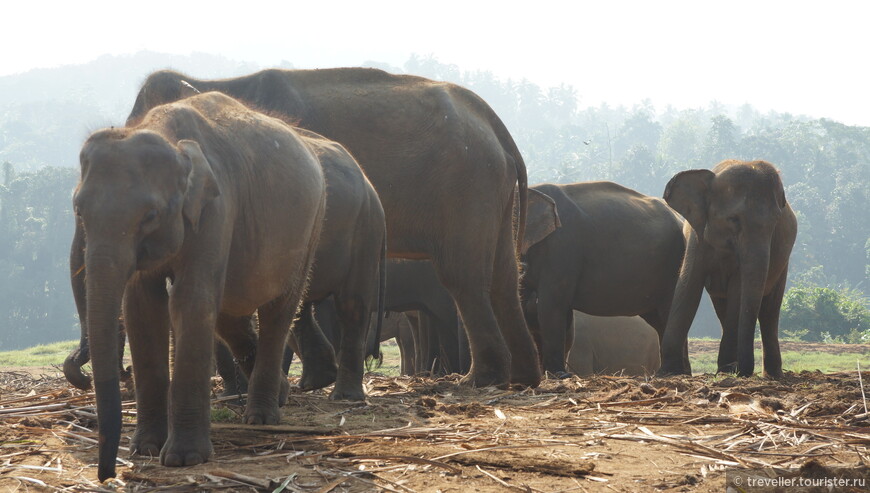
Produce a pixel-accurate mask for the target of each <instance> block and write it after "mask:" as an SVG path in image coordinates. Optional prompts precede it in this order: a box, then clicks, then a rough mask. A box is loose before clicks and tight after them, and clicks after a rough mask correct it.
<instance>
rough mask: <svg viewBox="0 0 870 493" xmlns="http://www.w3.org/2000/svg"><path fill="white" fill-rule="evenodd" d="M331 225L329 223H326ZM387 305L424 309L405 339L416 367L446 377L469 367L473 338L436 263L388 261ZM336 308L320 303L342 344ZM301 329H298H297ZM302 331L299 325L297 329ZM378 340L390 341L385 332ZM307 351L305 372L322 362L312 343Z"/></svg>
mask: <svg viewBox="0 0 870 493" xmlns="http://www.w3.org/2000/svg"><path fill="white" fill-rule="evenodd" d="M326 227H328V226H326ZM384 309H385V310H387V311H390V312H408V313H410V312H419V313H417V314H415V315H413V318H414V324H412V331H411V337H412V340H411V341H410V342H408V341H404V340H403V341H400V342H401V343H403V344H404V347H405V348H413V351H414V354H415V357H414V361H415V366H414V368H415V369H414V371H413V372H411V373H410V374H416V373H418V372H423V371H427V372H428V371H432V369H433V368H434V369H435V373H436V374H439V375H444V374H448V373H461V372H464V371H467V370H468V365H469V356H468V341H467V339H466V338H465V333H464V332H463V331H462V329H461V327H460V323H459V318H458V315H457V313H456V306H455V305H454V303H453V298H452V297H451V296H450V293H449V292H448V291H447V289H445V288H444V286H443V285H441V283H440V282H439V281H438V277H437V275H436V272H435V269H434V267H433V266H432V262H429V261H424V260H396V259H391V260H389V261H388V262H387V269H386V289H385V295H384ZM333 312H334V308H333V307H332V306H331V303H330V301H329V300H326V301H325V302H323V303H319V304H318V305H317V306H316V309H315V314H316V319H317V323H318V325H319V326H320V327H321V328H322V330H323V333H324V334H325V335H326V338H327V339H328V340H329V341H330V342H331V343H332V344H333V345H334V346H338V345H339V337H338V334H337V333H336V332H335V330H334V329H333V325H334V320H335V316H334V315H333ZM297 328H298V327H297ZM294 332H296V329H294ZM376 337H377V335H376V334H375V333H374V332H372V333H370V334H369V342H368V343H367V344H368V347H369V349H368V350H367V353H368V354H373V353H376V352H377V349H376V344H375V339H376ZM377 340H378V341H383V340H385V338H384V336H383V335H382V336H381V337H380V338H379V339H377ZM299 346H300V347H299V350H300V351H301V352H302V360H303V375H304V374H305V372H306V371H307V370H305V369H304V368H305V367H306V365H307V364H308V363H307V362H308V361H309V360H314V361H318V359H316V357H314V356H316V354H315V355H314V356H309V354H308V353H309V352H311V349H310V346H311V344H301V343H300V344H299Z"/></svg>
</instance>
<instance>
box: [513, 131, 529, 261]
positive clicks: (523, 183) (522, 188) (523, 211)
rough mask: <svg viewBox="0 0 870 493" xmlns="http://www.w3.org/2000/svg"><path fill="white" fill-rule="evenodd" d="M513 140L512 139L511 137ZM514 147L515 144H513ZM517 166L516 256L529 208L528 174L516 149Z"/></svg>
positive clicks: (521, 245) (524, 229) (520, 253)
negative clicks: (518, 202)
mask: <svg viewBox="0 0 870 493" xmlns="http://www.w3.org/2000/svg"><path fill="white" fill-rule="evenodd" d="M511 141H513V139H511ZM514 147H516V146H514ZM514 163H515V165H516V167H517V188H518V189H519V196H520V204H519V205H520V210H519V220H518V221H517V258H519V257H520V256H521V255H522V248H523V238H524V237H525V236H526V216H527V215H528V210H529V176H528V174H527V172H526V163H525V161H523V158H522V156H520V153H519V150H517V152H516V154H515V158H514Z"/></svg>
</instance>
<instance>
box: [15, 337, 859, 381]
mask: <svg viewBox="0 0 870 493" xmlns="http://www.w3.org/2000/svg"><path fill="white" fill-rule="evenodd" d="M711 340H712V339H711ZM77 344H78V341H64V342H55V343H52V344H44V345H39V346H34V347H31V348H27V349H20V350H16V351H2V352H0V367H11V366H19V367H24V366H52V365H58V366H59V365H61V364H63V360H64V359H65V358H66V357H67V355H68V354H69V353H70V352H71V351H72V350H73V349H75V347H76V346H77ZM381 352H382V353H383V355H384V362H383V364H382V365H381V367H380V368H372V370H371V371H373V372H377V373H380V374H383V375H387V376H397V375H398V374H399V370H400V366H399V365H400V357H399V346H398V345H396V344H395V342H393V341H388V342H385V343H382V344H381ZM690 357H691V361H692V371H694V372H695V373H715V372H716V352H705V353H695V354H692V355H690ZM856 361H860V363H861V368H862V369H870V352H865V353H860V354H856V353H844V354H831V353H824V352H806V353H801V352H797V351H784V352H783V353H782V366H783V368H784V369H786V370H790V371H794V372H800V371H803V370H808V371H815V370H820V371H822V372H836V371H853V370H855V368H856ZM755 367H756V369H758V370H759V371H760V369H761V352H760V351H756V352H755ZM86 371H90V370H89V369H87V368H86ZM301 371H302V365H301V364H299V360H298V359H294V364H293V365H292V366H291V367H290V375H292V376H299V374H300V373H301Z"/></svg>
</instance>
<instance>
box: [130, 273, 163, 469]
mask: <svg viewBox="0 0 870 493" xmlns="http://www.w3.org/2000/svg"><path fill="white" fill-rule="evenodd" d="M167 303H168V296H167V294H166V285H165V281H164V280H163V279H162V278H152V279H148V280H143V279H139V280H138V282H130V283H128V285H127V289H126V291H125V293H124V321H125V325H126V332H127V336H128V337H129V339H130V354H131V356H132V358H133V368H134V371H135V373H136V413H137V414H136V432H135V433H134V434H133V439H132V443H131V446H130V451H131V452H133V453H137V454H140V455H146V456H152V457H157V456H158V455H159V454H160V450H161V448H162V447H163V445H164V444H165V443H166V439H167V436H168V433H169V424H168V421H167V419H168V415H167V409H168V404H169V401H168V397H169V396H168V390H169V326H170V323H169V311H168V310H167V306H168V305H167Z"/></svg>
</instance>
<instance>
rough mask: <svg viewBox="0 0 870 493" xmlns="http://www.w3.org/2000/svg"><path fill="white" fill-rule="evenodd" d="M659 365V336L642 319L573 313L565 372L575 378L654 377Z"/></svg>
mask: <svg viewBox="0 0 870 493" xmlns="http://www.w3.org/2000/svg"><path fill="white" fill-rule="evenodd" d="M659 366H661V355H660V349H659V336H658V333H656V331H655V329H653V328H652V327H651V326H650V325H649V324H648V323H646V322H644V320H643V319H642V318H641V317H637V316H634V317H596V316H593V315H587V314H585V313H583V312H578V311H575V312H574V344H573V345H572V346H571V350H570V351H569V352H568V369H569V370H571V371H572V372H574V374H576V375H580V376H588V375H592V374H595V373H604V374H614V373H619V374H622V375H629V376H646V375H652V374H655V372H656V370H658V369H659Z"/></svg>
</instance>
